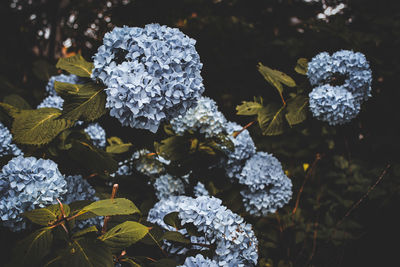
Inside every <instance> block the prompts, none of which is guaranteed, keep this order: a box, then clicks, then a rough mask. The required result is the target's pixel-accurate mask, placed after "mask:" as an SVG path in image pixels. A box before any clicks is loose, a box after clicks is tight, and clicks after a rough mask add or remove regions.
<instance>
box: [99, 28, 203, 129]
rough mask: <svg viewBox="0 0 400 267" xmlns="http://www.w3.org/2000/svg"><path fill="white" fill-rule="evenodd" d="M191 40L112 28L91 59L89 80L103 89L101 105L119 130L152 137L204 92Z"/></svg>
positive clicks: (164, 32) (159, 31) (168, 32)
mask: <svg viewBox="0 0 400 267" xmlns="http://www.w3.org/2000/svg"><path fill="white" fill-rule="evenodd" d="M195 43H196V41H195V40H193V39H191V38H189V37H188V36H186V35H185V34H183V33H182V32H181V31H179V29H176V28H169V27H167V26H160V25H159V24H149V25H146V26H145V27H144V28H137V27H132V28H130V27H126V26H125V27H122V28H120V27H115V28H114V29H113V30H112V31H111V32H108V33H106V34H105V36H104V39H103V45H102V46H100V47H99V49H98V51H97V53H96V55H95V56H94V69H93V72H92V78H93V79H100V80H101V81H102V82H103V83H104V84H105V85H106V86H107V87H108V88H107V89H106V93H107V103H106V106H107V107H108V108H110V109H111V110H110V115H111V116H113V117H116V118H117V119H118V120H119V121H120V122H121V124H122V125H124V126H130V127H132V128H139V129H148V130H150V131H152V132H156V131H157V129H158V127H159V125H160V123H161V122H162V121H163V120H164V119H171V118H173V117H176V116H178V115H182V114H185V112H186V110H187V109H188V108H190V107H191V106H193V105H194V103H195V100H196V99H197V98H198V97H199V96H200V95H201V94H202V93H203V91H204V86H203V83H202V81H203V80H202V77H201V75H200V70H201V68H202V66H203V65H202V63H201V62H200V57H199V55H198V53H197V52H196V49H195Z"/></svg>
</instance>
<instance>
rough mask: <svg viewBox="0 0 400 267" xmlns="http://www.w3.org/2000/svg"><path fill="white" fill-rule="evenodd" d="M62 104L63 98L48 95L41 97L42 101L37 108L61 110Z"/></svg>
mask: <svg viewBox="0 0 400 267" xmlns="http://www.w3.org/2000/svg"><path fill="white" fill-rule="evenodd" d="M63 104H64V99H62V98H61V97H60V96H58V95H50V96H48V97H46V98H45V99H43V101H42V103H40V104H39V105H38V106H37V108H58V109H61V110H62V107H63Z"/></svg>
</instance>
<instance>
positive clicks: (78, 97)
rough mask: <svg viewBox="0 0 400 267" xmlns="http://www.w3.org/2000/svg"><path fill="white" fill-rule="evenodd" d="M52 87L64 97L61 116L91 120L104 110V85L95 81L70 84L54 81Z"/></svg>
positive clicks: (102, 113)
mask: <svg viewBox="0 0 400 267" xmlns="http://www.w3.org/2000/svg"><path fill="white" fill-rule="evenodd" d="M54 88H55V90H56V91H57V93H58V94H59V95H60V96H62V98H63V99H64V105H63V112H62V116H61V118H64V119H70V120H79V119H82V120H85V121H93V120H95V119H98V118H100V117H101V116H102V115H104V113H105V112H106V107H105V105H106V94H105V92H104V87H103V86H101V85H97V84H95V83H85V84H70V83H63V82H57V81H55V82H54Z"/></svg>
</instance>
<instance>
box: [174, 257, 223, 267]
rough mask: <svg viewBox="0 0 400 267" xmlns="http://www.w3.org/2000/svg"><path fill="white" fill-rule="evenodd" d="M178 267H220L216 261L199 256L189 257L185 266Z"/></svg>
mask: <svg viewBox="0 0 400 267" xmlns="http://www.w3.org/2000/svg"><path fill="white" fill-rule="evenodd" d="M178 267H219V265H218V263H217V262H216V261H214V260H210V259H208V258H204V256H203V255H201V254H197V255H196V256H195V257H187V258H186V259H185V262H184V263H183V265H179V266H178Z"/></svg>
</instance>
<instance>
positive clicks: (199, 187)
mask: <svg viewBox="0 0 400 267" xmlns="http://www.w3.org/2000/svg"><path fill="white" fill-rule="evenodd" d="M193 194H194V195H195V196H196V197H201V196H209V195H210V193H208V190H207V188H206V187H205V186H204V184H203V183H202V182H197V184H196V185H195V186H194V188H193Z"/></svg>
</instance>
